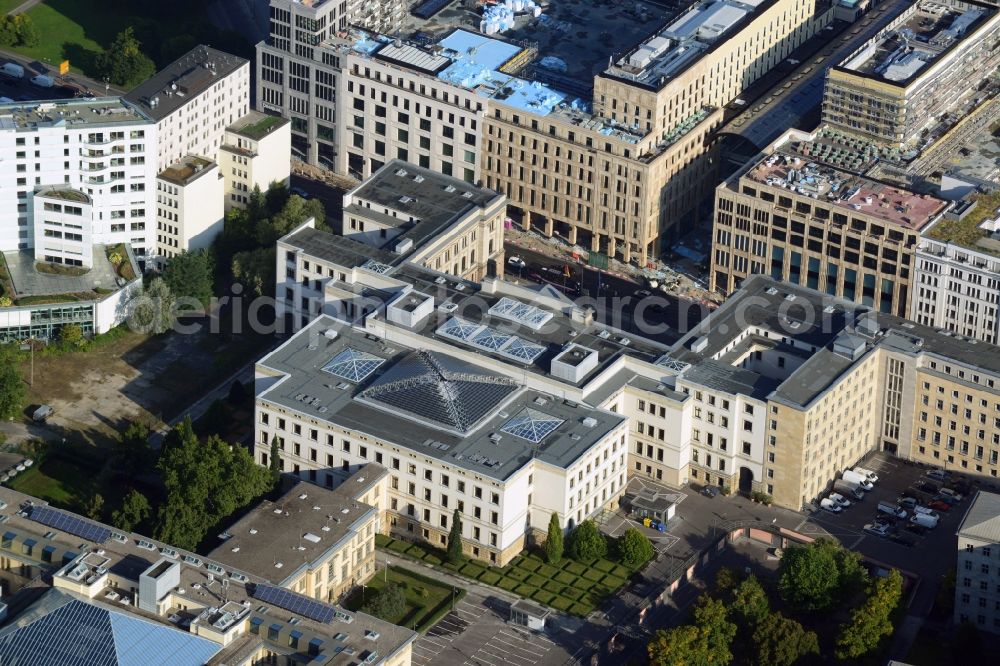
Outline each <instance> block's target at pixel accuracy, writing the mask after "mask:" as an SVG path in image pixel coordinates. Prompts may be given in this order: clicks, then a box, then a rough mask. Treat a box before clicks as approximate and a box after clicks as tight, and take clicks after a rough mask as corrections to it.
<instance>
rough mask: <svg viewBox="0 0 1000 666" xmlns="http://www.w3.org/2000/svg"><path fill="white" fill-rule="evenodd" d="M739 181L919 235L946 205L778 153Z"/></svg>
mask: <svg viewBox="0 0 1000 666" xmlns="http://www.w3.org/2000/svg"><path fill="white" fill-rule="evenodd" d="M743 178H744V179H745V180H747V181H752V182H755V183H758V184H761V185H766V186H768V187H772V188H774V189H775V190H777V194H779V195H780V193H781V190H782V189H787V190H792V191H794V192H796V193H798V194H800V195H804V196H809V197H812V198H814V199H816V200H817V201H821V202H823V203H827V204H830V205H833V206H834V207H837V208H840V209H842V210H844V211H848V212H854V211H857V212H860V213H865V214H866V215H870V216H873V217H876V218H879V219H881V220H884V221H886V222H889V223H892V224H895V225H898V226H901V227H905V228H907V229H913V230H915V231H919V230H920V229H922V228H923V227H924V226H926V225H927V224H928V223H929V222H931V221H932V220H934V219H935V218H936V217H937V216H938V215H939V214H940V213H941V212H943V211H944V209H945V208H947V207H948V203H947V202H946V201H943V200H941V199H938V198H936V197H932V196H930V195H929V194H916V193H914V192H910V191H908V190H904V189H901V188H898V187H895V186H893V185H889V184H886V183H881V182H879V181H876V180H872V179H870V178H866V177H864V176H861V175H858V174H856V173H851V172H849V171H844V170H841V169H837V168H834V167H831V166H827V165H823V164H820V163H817V162H813V161H810V160H809V157H808V156H805V157H803V156H800V155H796V154H794V153H792V152H790V151H784V150H778V151H776V152H775V153H774V154H772V155H769V156H767V157H764V158H763V159H761V161H760V162H758V163H757V165H756V166H754V167H753V168H751V169H750V170H749V171H747V172H746V173H745V174H744V176H743Z"/></svg>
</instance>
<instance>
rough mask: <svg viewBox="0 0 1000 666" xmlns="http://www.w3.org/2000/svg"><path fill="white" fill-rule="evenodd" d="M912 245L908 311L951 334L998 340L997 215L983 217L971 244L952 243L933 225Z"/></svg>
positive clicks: (999, 275) (999, 263)
mask: <svg viewBox="0 0 1000 666" xmlns="http://www.w3.org/2000/svg"><path fill="white" fill-rule="evenodd" d="M946 223H947V220H945V221H942V222H939V223H938V224H936V225H935V226H933V227H931V228H930V229H929V230H927V231H925V232H924V233H923V234H922V235H921V238H920V244H919V245H918V246H917V250H916V257H915V259H914V265H915V267H916V269H915V271H914V278H913V287H912V289H913V293H912V295H911V297H910V311H909V317H910V319H913V320H914V321H916V322H918V323H921V324H925V325H927V326H934V327H937V328H942V329H946V330H949V331H951V332H953V333H955V334H956V335H962V336H965V337H969V338H976V339H979V340H983V341H985V342H989V343H991V344H997V343H998V342H1000V312H998V309H1000V234H997V230H1000V227H998V226H997V225H998V220H989V221H987V222H985V223H984V225H983V226H984V233H983V236H982V237H981V238H980V239H978V241H977V242H976V243H974V244H969V243H956V242H954V241H953V240H952V239H950V238H948V236H947V234H936V233H935V229H936V228H938V227H939V226H941V225H943V224H946Z"/></svg>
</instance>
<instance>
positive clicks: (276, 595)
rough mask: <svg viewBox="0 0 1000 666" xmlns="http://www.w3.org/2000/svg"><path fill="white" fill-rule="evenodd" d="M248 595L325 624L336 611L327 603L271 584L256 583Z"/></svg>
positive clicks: (330, 620) (331, 618)
mask: <svg viewBox="0 0 1000 666" xmlns="http://www.w3.org/2000/svg"><path fill="white" fill-rule="evenodd" d="M250 595H251V596H252V597H253V598H254V599H256V600H258V601H263V602H264V603H265V604H274V605H275V606H277V607H278V608H284V609H285V610H287V611H291V612H292V613H295V614H296V615H301V616H302V617H307V618H309V619H310V620H315V621H316V622H324V623H326V624H329V623H330V622H332V621H333V616H334V614H335V613H336V612H337V609H336V608H334V607H333V606H331V605H329V604H324V603H321V602H319V601H316V600H315V599H310V598H309V597H307V596H305V595H304V594H299V593H297V592H292V591H290V590H286V589H284V588H281V587H274V586H272V585H262V584H260V583H258V584H257V585H254V586H253V589H252V590H250Z"/></svg>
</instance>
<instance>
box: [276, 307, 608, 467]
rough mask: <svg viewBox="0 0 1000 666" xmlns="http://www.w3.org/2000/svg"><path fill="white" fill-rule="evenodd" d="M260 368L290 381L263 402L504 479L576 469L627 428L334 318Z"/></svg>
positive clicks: (583, 408) (456, 360)
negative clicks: (549, 468) (522, 472)
mask: <svg viewBox="0 0 1000 666" xmlns="http://www.w3.org/2000/svg"><path fill="white" fill-rule="evenodd" d="M258 368H267V369H270V370H271V371H272V372H275V373H279V374H281V375H283V377H282V378H280V379H278V380H276V381H274V380H271V381H269V382H263V383H258V394H257V400H258V401H263V402H265V403H272V404H275V405H279V406H281V407H283V408H285V409H290V410H293V411H296V412H299V413H303V414H307V415H308V416H309V417H311V418H318V419H322V420H326V421H329V422H330V423H332V424H336V425H337V426H338V427H340V428H344V429H346V430H348V431H352V432H354V433H358V434H364V435H367V436H369V437H374V438H377V439H380V440H382V441H385V442H388V443H390V444H393V445H397V446H403V447H406V448H408V449H410V450H413V451H416V452H419V453H422V454H424V455H429V456H432V457H435V458H438V459H440V460H442V461H444V462H446V463H448V464H450V465H454V466H456V467H461V468H464V469H466V470H469V471H471V472H474V473H476V474H481V475H484V476H487V477H490V478H494V479H497V480H504V479H507V478H509V477H510V476H511V475H512V474H514V473H515V472H516V471H518V470H519V469H521V468H523V467H524V465H526V464H528V463H529V462H530V461H531V460H532V458H537V459H540V460H542V461H545V462H547V463H549V464H551V465H554V466H556V467H567V466H569V465H570V464H572V463H573V462H574V461H575V460H576V459H577V458H578V457H579V456H581V455H583V454H584V453H585V452H586V451H588V450H589V449H590V447H592V446H593V445H594V444H595V443H596V442H598V441H600V440H601V439H602V438H603V437H605V436H606V435H607V434H608V433H609V432H610V431H612V430H614V429H615V428H617V427H618V426H619V425H620V424H621V423H622V422H623V418H622V417H621V416H619V415H617V414H613V413H611V412H605V411H601V410H595V409H592V408H590V407H588V406H586V405H580V404H577V403H574V402H569V401H564V400H562V399H560V398H558V397H556V396H552V395H548V394H545V393H541V392H539V391H535V390H531V389H527V388H524V387H523V386H522V385H520V382H518V381H517V380H515V379H513V378H511V377H507V376H502V375H498V374H497V373H496V372H494V371H492V370H480V369H478V368H477V367H476V366H475V365H473V364H472V363H471V362H469V361H467V360H464V359H463V358H462V357H459V356H452V355H449V354H447V353H444V352H439V351H431V352H427V351H423V350H421V349H419V348H418V347H408V346H405V345H403V344H401V343H399V342H396V341H387V340H383V339H381V338H379V337H377V336H374V335H372V334H367V333H365V332H364V331H360V330H356V329H353V328H352V327H350V326H349V325H346V324H344V323H343V322H340V321H338V320H335V319H333V318H332V317H329V316H326V315H322V316H320V317H318V318H316V319H315V320H314V321H313V322H312V323H311V324H310V325H309V326H307V327H306V328H304V329H302V330H301V331H300V332H299V333H297V334H296V335H295V336H294V337H293V338H292V339H291V340H289V341H288V342H286V343H285V344H284V345H282V346H281V347H279V348H278V349H277V350H275V351H273V352H271V353H270V354H269V355H268V356H266V357H264V358H263V359H261V360H260V361H259V362H258ZM261 386H263V388H261ZM455 419H458V421H457V422H456V421H455ZM542 432H544V433H545V434H544V435H543V436H542V437H540V438H538V441H532V440H531V439H530V436H531V435H532V433H542ZM517 433H520V435H519V434H517Z"/></svg>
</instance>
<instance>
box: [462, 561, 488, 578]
mask: <svg viewBox="0 0 1000 666" xmlns="http://www.w3.org/2000/svg"><path fill="white" fill-rule="evenodd" d="M461 571H462V573H463V574H465V575H466V576H470V577H472V578H477V579H478V578H479V577H480V576H482V575H483V574H484V573H486V569H485V568H484V567H481V566H479V565H478V564H475V563H474V562H469V563H467V564H466V565H465V566H464V567H462V569H461Z"/></svg>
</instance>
